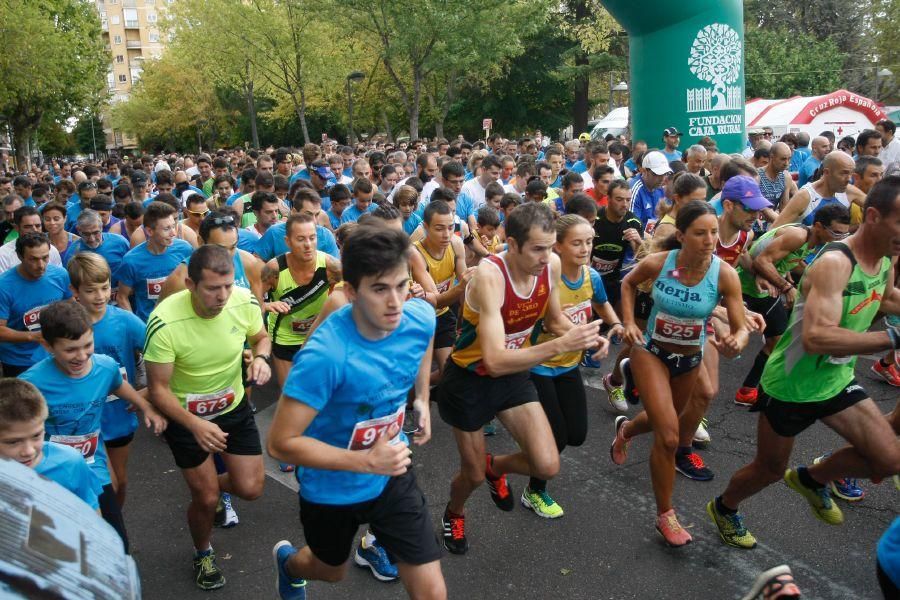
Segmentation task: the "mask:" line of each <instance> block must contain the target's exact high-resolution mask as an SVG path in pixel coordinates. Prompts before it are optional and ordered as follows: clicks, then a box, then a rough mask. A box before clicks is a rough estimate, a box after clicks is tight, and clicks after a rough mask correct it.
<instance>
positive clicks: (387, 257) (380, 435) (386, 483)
mask: <svg viewBox="0 0 900 600" xmlns="http://www.w3.org/2000/svg"><path fill="white" fill-rule="evenodd" d="M409 252H410V243H409V238H408V237H407V235H406V234H405V233H403V232H402V231H397V230H393V229H386V228H383V227H376V226H372V225H361V226H359V227H358V228H357V229H356V230H355V231H354V232H353V234H352V235H350V236H349V238H348V239H347V241H346V243H345V244H344V247H343V254H342V264H343V265H344V273H343V275H344V278H345V280H346V285H345V287H344V290H345V293H346V294H347V297H348V298H349V299H350V301H351V303H350V304H348V305H345V306H343V307H342V308H340V309H338V310H337V311H336V312H334V313H332V314H331V315H330V316H329V317H328V319H326V320H325V321H324V322H323V323H322V324H321V325H320V326H319V328H318V329H316V331H315V332H314V333H313V335H312V336H310V338H309V339H308V340H307V341H306V344H305V345H304V347H303V349H302V350H301V351H300V352H298V353H297V355H296V357H295V358H294V366H293V368H292V369H291V372H290V374H289V375H288V378H287V380H286V381H285V385H284V390H283V395H282V397H281V399H280V400H279V404H278V411H277V412H276V414H275V419H274V420H273V422H272V428H271V429H270V431H269V438H268V450H269V453H270V454H271V455H272V456H273V457H275V458H276V459H277V460H280V461H284V462H287V463H290V464H295V465H301V466H303V467H304V469H303V474H302V476H301V477H300V520H301V522H302V524H303V530H304V535H305V537H306V542H307V546H306V547H304V548H302V549H300V550H298V549H297V548H295V547H294V546H292V545H291V543H290V542H289V541H287V540H284V541H281V542H279V543H278V544H276V546H275V548H274V549H273V555H274V557H275V562H276V570H277V572H278V587H279V593H280V594H281V596H282V597H283V598H285V597H290V598H297V597H305V586H306V583H307V579H323V580H327V581H338V580H340V579H341V578H343V576H344V574H345V573H346V563H347V558H348V556H349V555H350V551H351V549H352V546H353V541H354V537H355V535H356V530H357V529H358V527H359V526H360V525H361V524H362V523H369V524H370V528H371V530H372V532H373V533H374V534H375V535H376V536H378V540H379V542H380V543H381V545H382V546H384V548H385V549H386V550H387V551H388V553H390V554H391V555H393V556H394V557H395V558H396V560H397V562H398V563H399V573H400V578H401V579H403V581H404V585H405V586H406V588H407V591H408V592H409V595H410V596H411V597H419V596H425V595H428V596H429V597H446V590H445V584H444V579H443V575H442V574H441V568H440V562H439V559H440V548H439V546H438V544H437V541H436V540H435V537H434V532H433V531H432V528H431V518H430V516H429V514H428V505H427V503H426V501H425V496H424V495H423V494H422V492H421V490H420V489H419V487H418V484H417V483H416V478H415V475H414V474H413V472H412V470H411V469H410V467H411V464H412V463H411V460H410V450H409V447H408V439H407V438H406V435H405V434H404V433H403V432H402V425H403V420H404V418H405V417H404V415H405V408H406V398H407V394H408V392H409V390H410V388H414V390H415V401H414V402H413V407H414V412H415V411H418V413H419V418H418V423H416V425H417V427H418V431H417V432H416V433H415V434H414V436H413V439H414V442H415V443H416V444H417V445H421V444H424V443H426V442H427V441H428V440H429V439H430V437H431V418H430V407H429V397H428V381H429V376H430V373H431V354H432V345H433V341H432V340H433V336H434V329H435V316H434V307H433V306H431V305H430V304H428V303H427V302H425V301H424V300H420V299H413V300H409V301H406V297H407V295H408V291H409V274H408V270H407V269H408V266H407V264H408V258H407V257H408V254H409ZM313 373H314V374H315V377H311V376H310V374H313ZM359 557H360V553H359V552H357V556H356V562H357V564H360V565H363V566H370V567H373V566H372V565H369V564H366V563H365V562H362V563H361V562H360V561H359Z"/></svg>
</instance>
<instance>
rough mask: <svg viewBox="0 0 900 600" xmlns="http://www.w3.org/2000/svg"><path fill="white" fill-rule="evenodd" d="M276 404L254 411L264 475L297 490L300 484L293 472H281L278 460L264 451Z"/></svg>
mask: <svg viewBox="0 0 900 600" xmlns="http://www.w3.org/2000/svg"><path fill="white" fill-rule="evenodd" d="M276 406H278V403H277V402H274V403H272V404H271V405H270V406H269V407H268V408H265V409H263V410H261V411H259V412H258V413H256V427H257V428H258V429H259V439H260V441H261V442H262V447H263V462H264V463H265V466H266V475H267V476H269V477H271V478H272V479H274V480H275V481H277V482H278V483H280V484H281V485H283V486H284V487H286V488H288V489H290V490H293V491H295V492H297V491H299V490H300V485H299V484H298V483H297V478H296V477H294V474H293V473H282V472H281V469H280V468H278V461H277V460H275V459H274V458H272V457H271V456H269V453H268V452H266V451H265V448H266V436H267V434H268V433H269V427H271V426H272V419H273V418H274V417H275V407H276Z"/></svg>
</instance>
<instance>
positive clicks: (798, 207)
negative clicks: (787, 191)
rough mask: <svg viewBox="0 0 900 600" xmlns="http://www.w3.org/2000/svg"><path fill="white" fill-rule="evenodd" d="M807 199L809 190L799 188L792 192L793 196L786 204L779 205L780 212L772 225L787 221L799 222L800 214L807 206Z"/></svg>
mask: <svg viewBox="0 0 900 600" xmlns="http://www.w3.org/2000/svg"><path fill="white" fill-rule="evenodd" d="M809 201H810V198H809V192H807V191H806V190H800V191H799V192H797V193H796V194H794V197H793V198H791V199H790V200H789V201H788V203H787V205H786V206H782V207H781V214H779V215H778V218H777V219H775V222H774V223H772V227H780V226H782V225H787V224H788V223H799V222H800V215H802V214H803V211H804V210H806V207H807V206H809Z"/></svg>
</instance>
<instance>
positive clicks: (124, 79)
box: [119, 75, 128, 83]
mask: <svg viewBox="0 0 900 600" xmlns="http://www.w3.org/2000/svg"><path fill="white" fill-rule="evenodd" d="M119 83H128V75H119Z"/></svg>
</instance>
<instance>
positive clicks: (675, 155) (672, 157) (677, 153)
mask: <svg viewBox="0 0 900 600" xmlns="http://www.w3.org/2000/svg"><path fill="white" fill-rule="evenodd" d="M662 154H663V156H665V157H666V160H667V161H669V162H672V161H676V160H681V157H682V154H681V150H678V149H677V148H676V149H675V150H674V151H673V152H666V151H665V150H663V151H662Z"/></svg>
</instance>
